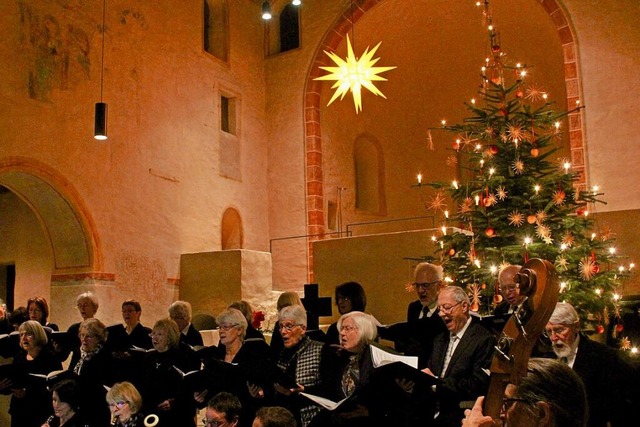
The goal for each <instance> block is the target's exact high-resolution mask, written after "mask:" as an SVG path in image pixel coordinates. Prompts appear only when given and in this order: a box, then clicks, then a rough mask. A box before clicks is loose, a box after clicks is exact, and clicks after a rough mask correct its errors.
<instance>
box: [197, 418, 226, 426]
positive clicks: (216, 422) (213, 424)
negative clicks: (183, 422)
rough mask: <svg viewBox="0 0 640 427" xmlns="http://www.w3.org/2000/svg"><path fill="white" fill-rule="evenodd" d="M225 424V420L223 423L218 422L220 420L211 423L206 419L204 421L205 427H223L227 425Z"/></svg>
mask: <svg viewBox="0 0 640 427" xmlns="http://www.w3.org/2000/svg"><path fill="white" fill-rule="evenodd" d="M225 423H226V421H225V420H222V421H218V420H211V421H209V420H207V419H206V418H204V419H203V420H202V425H203V426H204V427H219V426H223V425H225Z"/></svg>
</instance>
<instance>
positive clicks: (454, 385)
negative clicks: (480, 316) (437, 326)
mask: <svg viewBox="0 0 640 427" xmlns="http://www.w3.org/2000/svg"><path fill="white" fill-rule="evenodd" d="M470 305H471V304H470V302H469V296H468V295H467V294H466V292H465V291H464V290H463V289H462V288H460V287H458V286H447V287H444V288H442V290H441V291H440V293H439V295H438V315H439V316H440V318H441V319H442V321H443V322H444V324H445V326H446V328H447V331H446V332H442V333H440V334H439V335H438V336H437V337H436V339H435V341H434V344H433V354H432V357H431V359H430V360H429V364H428V368H427V369H424V370H423V372H425V373H427V374H429V375H433V376H435V377H437V378H440V380H441V381H442V382H441V383H440V384H438V385H437V386H433V391H434V392H435V395H434V399H435V401H436V408H435V414H434V424H433V425H434V426H453V425H459V424H460V420H461V419H462V418H463V412H462V409H460V404H461V403H463V402H466V401H473V400H475V399H476V398H477V397H478V396H481V395H484V394H485V393H486V392H487V389H488V387H489V366H490V365H491V357H492V356H493V349H494V345H495V338H494V336H493V334H491V333H490V332H489V331H488V330H487V329H486V328H485V327H484V326H482V325H480V324H479V323H478V322H475V321H472V318H471V316H470V314H469V307H470Z"/></svg>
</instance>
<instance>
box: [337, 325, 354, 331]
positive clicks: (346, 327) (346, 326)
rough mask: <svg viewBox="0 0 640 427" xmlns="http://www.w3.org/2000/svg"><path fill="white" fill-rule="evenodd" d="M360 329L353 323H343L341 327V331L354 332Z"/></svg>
mask: <svg viewBox="0 0 640 427" xmlns="http://www.w3.org/2000/svg"><path fill="white" fill-rule="evenodd" d="M356 330H358V328H356V327H355V326H351V325H342V326H341V327H340V332H342V331H345V332H353V331H356Z"/></svg>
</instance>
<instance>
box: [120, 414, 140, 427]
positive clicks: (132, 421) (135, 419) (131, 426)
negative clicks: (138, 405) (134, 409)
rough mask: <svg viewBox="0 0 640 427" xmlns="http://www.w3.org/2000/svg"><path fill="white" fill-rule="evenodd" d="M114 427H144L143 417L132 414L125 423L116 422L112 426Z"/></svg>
mask: <svg viewBox="0 0 640 427" xmlns="http://www.w3.org/2000/svg"><path fill="white" fill-rule="evenodd" d="M114 425H115V426H116V427H144V415H142V414H140V413H137V414H133V415H132V416H131V417H129V419H128V420H127V421H125V422H121V421H120V420H117V421H116V423H115V424H114Z"/></svg>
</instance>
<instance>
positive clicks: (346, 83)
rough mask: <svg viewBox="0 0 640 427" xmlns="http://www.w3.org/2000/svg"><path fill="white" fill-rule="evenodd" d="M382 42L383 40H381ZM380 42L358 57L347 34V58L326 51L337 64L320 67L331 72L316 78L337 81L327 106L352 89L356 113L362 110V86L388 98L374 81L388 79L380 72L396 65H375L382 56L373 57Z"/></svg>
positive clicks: (332, 87) (391, 68)
mask: <svg viewBox="0 0 640 427" xmlns="http://www.w3.org/2000/svg"><path fill="white" fill-rule="evenodd" d="M380 43H382V42H380ZM380 43H378V44H377V45H376V47H374V48H373V49H371V50H369V47H367V48H366V49H365V51H364V53H363V54H362V56H361V57H360V59H358V58H356V56H355V55H354V53H353V48H352V47H351V40H349V35H348V34H347V58H346V60H343V59H342V58H340V57H339V56H338V55H336V54H335V53H333V52H327V51H326V50H325V51H324V53H326V54H327V56H328V57H329V58H331V60H332V61H333V62H334V63H335V64H336V65H337V67H320V69H322V70H325V71H328V72H329V73H330V74H326V75H324V76H321V77H317V78H315V79H314V80H334V81H335V83H334V84H333V86H331V89H335V90H336V91H335V93H334V94H333V96H332V97H331V100H329V103H328V104H327V106H329V105H331V103H332V102H333V101H335V100H336V98H338V97H340V100H342V99H343V98H344V96H345V95H346V94H347V92H348V91H351V94H352V95H353V103H354V105H355V108H356V114H358V113H359V112H360V111H362V97H361V90H362V87H364V88H365V89H368V90H369V91H370V92H372V93H373V94H374V95H378V96H381V97H383V98H385V99H387V97H386V96H384V94H383V93H382V92H381V91H380V90H379V89H378V88H377V87H376V86H375V85H374V84H373V82H374V81H387V79H385V78H384V77H381V76H379V74H380V73H384V72H385V71H389V70H393V69H394V68H396V67H374V65H375V64H376V62H378V61H379V60H380V58H375V59H372V58H373V55H374V54H375V53H376V50H378V47H379V46H380Z"/></svg>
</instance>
